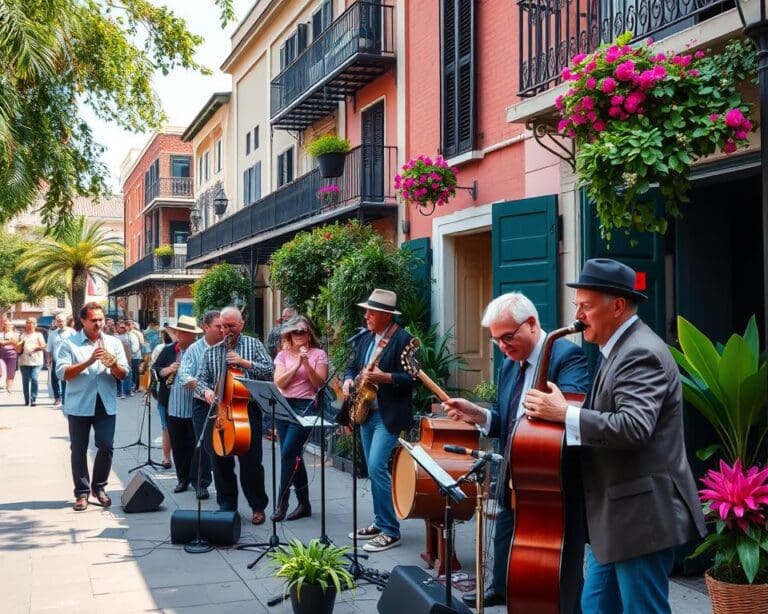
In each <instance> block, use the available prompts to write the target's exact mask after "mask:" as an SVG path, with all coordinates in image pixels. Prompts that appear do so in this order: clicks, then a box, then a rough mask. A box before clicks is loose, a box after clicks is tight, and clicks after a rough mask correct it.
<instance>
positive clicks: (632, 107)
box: [624, 90, 645, 113]
mask: <svg viewBox="0 0 768 614" xmlns="http://www.w3.org/2000/svg"><path fill="white" fill-rule="evenodd" d="M644 100H645V94H644V93H643V92H639V91H637V90H635V91H634V92H630V93H629V94H628V95H627V97H626V98H625V99H624V110H625V111H626V112H627V113H637V109H638V108H639V107H640V105H641V104H642V102H643V101H644Z"/></svg>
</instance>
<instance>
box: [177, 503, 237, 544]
mask: <svg viewBox="0 0 768 614" xmlns="http://www.w3.org/2000/svg"><path fill="white" fill-rule="evenodd" d="M196 537H197V510H176V511H175V512H173V514H172V515H171V542H172V543H174V544H188V543H189V542H191V541H192V540H194V539H195V538H196ZM200 539H202V540H204V541H207V542H208V543H209V544H211V545H212V546H231V545H232V544H236V543H237V540H238V539H240V514H238V513H237V512H221V511H216V512H214V511H203V512H200Z"/></svg>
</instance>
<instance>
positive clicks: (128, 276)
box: [109, 254, 202, 294]
mask: <svg viewBox="0 0 768 614" xmlns="http://www.w3.org/2000/svg"><path fill="white" fill-rule="evenodd" d="M200 275H202V271H197V270H193V269H188V268H187V256H185V255H183V254H174V255H173V256H171V260H170V263H168V265H167V266H165V265H164V260H163V259H162V258H158V257H157V256H155V255H154V254H148V255H146V256H144V257H143V258H142V259H141V260H138V261H137V262H135V263H133V264H132V265H131V266H129V267H128V268H127V269H125V270H123V271H120V272H119V273H118V274H117V275H115V276H114V277H113V278H112V279H110V280H109V294H114V293H116V292H117V291H119V290H123V291H125V290H128V289H129V288H135V287H137V286H139V285H143V284H144V283H145V282H157V281H172V280H178V281H181V282H185V283H189V282H191V281H192V280H194V279H196V278H197V277H199V276H200Z"/></svg>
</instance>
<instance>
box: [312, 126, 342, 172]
mask: <svg viewBox="0 0 768 614" xmlns="http://www.w3.org/2000/svg"><path fill="white" fill-rule="evenodd" d="M349 150H350V144H349V141H348V140H347V139H342V138H341V137H339V136H336V135H335V134H324V135H323V136H321V137H318V138H316V139H315V140H313V141H311V142H310V143H309V144H308V145H307V149H306V151H307V153H308V154H309V155H310V156H312V157H313V158H317V165H318V166H319V167H320V176H321V177H325V178H326V179H327V178H330V177H341V176H342V175H343V174H344V161H345V160H346V158H347V154H348V153H349Z"/></svg>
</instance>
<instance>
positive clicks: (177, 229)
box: [170, 221, 189, 244]
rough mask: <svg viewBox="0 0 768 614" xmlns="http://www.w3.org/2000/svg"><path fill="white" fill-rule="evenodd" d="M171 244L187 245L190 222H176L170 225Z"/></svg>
mask: <svg viewBox="0 0 768 614" xmlns="http://www.w3.org/2000/svg"><path fill="white" fill-rule="evenodd" d="M170 234H171V237H170V239H171V241H170V242H171V243H172V244H173V243H186V242H187V237H188V236H189V222H183V221H176V222H171V223H170Z"/></svg>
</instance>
